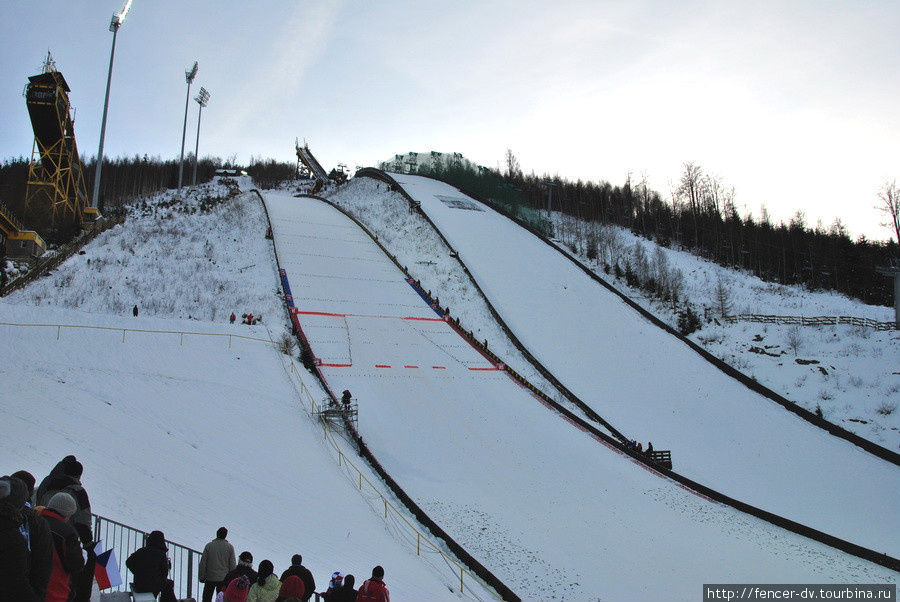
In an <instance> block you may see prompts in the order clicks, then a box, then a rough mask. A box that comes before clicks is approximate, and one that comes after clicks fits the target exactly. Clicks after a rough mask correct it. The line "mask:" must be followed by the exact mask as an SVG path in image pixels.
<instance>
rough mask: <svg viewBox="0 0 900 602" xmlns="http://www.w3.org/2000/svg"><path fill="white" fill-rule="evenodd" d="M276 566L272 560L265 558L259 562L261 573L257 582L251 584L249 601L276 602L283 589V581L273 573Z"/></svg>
mask: <svg viewBox="0 0 900 602" xmlns="http://www.w3.org/2000/svg"><path fill="white" fill-rule="evenodd" d="M274 572H275V567H274V566H273V565H272V561H271V560H263V561H262V562H260V563H259V574H258V575H257V577H256V583H254V584H253V585H251V586H250V593H249V594H248V595H247V602H275V598H277V597H278V592H279V590H280V589H281V581H279V580H278V577H276V576H275V575H274V574H273V573H274Z"/></svg>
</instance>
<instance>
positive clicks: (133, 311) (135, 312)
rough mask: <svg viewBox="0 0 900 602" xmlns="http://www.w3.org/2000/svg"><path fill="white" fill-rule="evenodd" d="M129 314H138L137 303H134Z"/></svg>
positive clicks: (135, 315)
mask: <svg viewBox="0 0 900 602" xmlns="http://www.w3.org/2000/svg"><path fill="white" fill-rule="evenodd" d="M131 315H132V316H134V317H135V318H136V317H137V315H138V308H137V305H135V306H134V309H132V310H131Z"/></svg>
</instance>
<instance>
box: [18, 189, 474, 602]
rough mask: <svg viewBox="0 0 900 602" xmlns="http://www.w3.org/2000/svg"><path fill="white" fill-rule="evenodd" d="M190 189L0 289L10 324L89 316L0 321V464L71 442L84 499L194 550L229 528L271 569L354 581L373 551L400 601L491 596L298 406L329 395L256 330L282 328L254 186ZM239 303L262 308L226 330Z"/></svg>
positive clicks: (61, 450)
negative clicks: (20, 286) (46, 272)
mask: <svg viewBox="0 0 900 602" xmlns="http://www.w3.org/2000/svg"><path fill="white" fill-rule="evenodd" d="M195 192H196V194H192V195H191V196H189V198H188V199H187V200H186V201H185V202H183V203H173V202H172V197H173V194H171V193H170V194H168V195H165V196H163V197H161V198H158V199H154V200H152V201H150V202H149V203H148V207H147V208H146V209H145V210H141V209H140V208H139V209H138V210H136V211H135V212H134V213H133V214H132V215H131V216H130V218H129V220H128V221H127V222H126V223H125V224H124V225H122V226H118V227H116V228H115V229H113V230H111V231H109V232H107V233H105V234H104V235H103V236H101V237H99V238H98V239H97V240H95V241H93V242H92V243H90V244H89V245H87V247H86V248H85V251H86V253H85V255H75V256H74V257H73V258H72V259H70V260H68V261H67V262H66V263H65V264H64V265H63V266H61V267H60V268H59V269H58V270H56V272H55V273H54V274H52V275H50V276H49V277H47V278H44V279H41V280H40V281H38V282H36V283H34V284H32V285H30V286H29V287H27V288H26V289H24V290H23V291H19V292H17V293H14V294H12V295H10V296H9V297H7V298H3V299H0V322H3V323H4V324H51V325H54V324H65V325H80V326H86V327H91V328H74V327H65V328H61V329H57V328H56V327H53V326H45V327H40V326H10V325H0V353H2V355H3V357H4V362H3V363H2V364H0V381H2V382H3V383H4V387H3V402H2V404H0V456H2V457H3V459H4V464H5V468H4V469H3V471H4V472H5V473H11V472H13V471H15V470H18V469H23V468H24V469H26V470H29V471H30V472H32V473H33V474H34V475H35V476H37V478H38V479H40V478H43V476H44V475H45V474H47V473H48V472H49V470H50V469H51V468H52V467H53V465H54V464H56V462H58V461H59V459H60V458H62V457H63V456H65V455H67V454H70V453H74V454H75V455H76V456H77V457H78V458H79V459H80V460H81V461H82V463H83V464H84V466H85V474H84V483H85V486H86V488H87V490H88V492H89V494H90V496H91V503H92V508H93V510H94V512H96V513H98V514H101V515H104V516H107V517H109V518H111V519H114V520H117V521H120V522H124V523H126V524H130V525H133V526H134V527H136V528H139V529H143V530H145V531H150V530H153V529H161V530H163V531H164V532H165V533H166V535H167V537H169V538H170V539H172V540H174V541H177V542H179V543H182V544H183V545H187V546H190V547H192V548H195V549H202V548H203V546H204V544H205V543H206V542H207V541H209V540H211V539H212V538H213V537H214V535H215V531H216V529H217V528H218V527H219V526H222V525H226V526H228V527H229V539H230V541H231V542H232V543H233V544H234V545H235V547H236V548H237V550H238V551H240V550H243V549H247V550H250V551H252V552H253V554H254V558H255V559H256V561H257V562H259V561H260V560H262V559H264V558H269V559H271V560H272V562H273V563H274V565H275V568H276V572H280V571H283V570H284V569H286V568H287V567H288V566H289V564H290V558H291V556H292V555H293V554H295V553H298V552H299V553H301V554H303V557H304V564H305V565H306V566H307V567H309V568H310V570H312V572H313V574H314V576H315V577H316V579H317V583H318V584H319V585H324V584H325V583H326V582H327V579H328V576H329V575H330V574H331V573H332V572H333V571H335V570H340V571H342V572H344V573H345V574H346V573H348V572H349V573H352V574H354V575H356V577H357V581H358V582H361V581H362V579H364V578H366V577H368V576H369V574H370V570H371V568H372V567H373V566H375V565H376V564H381V565H382V566H384V567H385V570H386V581H387V583H388V586H389V587H390V589H391V592H392V594H393V595H394V597H395V599H398V600H403V599H407V600H412V599H421V596H422V595H423V594H424V595H425V596H426V597H427V598H428V599H434V600H456V599H460V597H463V598H468V599H491V597H490V595H488V594H486V593H485V591H484V590H483V589H480V588H478V587H477V585H476V584H474V583H469V586H470V587H472V591H470V592H468V593H467V595H466V596H460V595H458V594H455V593H453V591H455V590H456V589H458V579H459V577H458V572H454V568H453V566H452V565H451V566H448V565H447V564H446V563H445V562H444V560H442V559H441V557H440V556H438V555H436V554H434V553H429V554H423V556H422V557H418V556H416V538H415V534H414V533H412V535H410V532H409V530H408V529H407V528H406V527H405V526H403V523H402V519H401V518H400V517H397V516H394V515H393V514H391V516H390V517H389V520H387V521H385V520H384V518H383V513H384V508H383V503H382V501H381V498H380V497H379V496H378V495H377V494H375V493H374V492H372V491H370V490H369V489H368V488H365V489H364V491H362V492H360V491H359V490H358V487H357V483H358V478H359V477H358V474H357V473H356V472H355V471H353V472H352V473H351V471H349V470H348V469H347V466H346V458H353V459H354V464H355V465H356V466H358V467H359V468H360V469H362V471H363V476H364V478H365V479H366V480H368V481H371V482H374V483H378V479H377V478H376V477H375V476H373V474H372V473H371V472H369V471H368V470H367V469H366V468H365V464H364V463H363V462H362V461H360V460H358V459H357V458H356V454H355V451H354V450H353V448H352V446H350V445H348V444H346V443H344V442H343V441H342V439H340V438H337V439H334V441H335V443H336V444H337V445H338V449H340V450H341V451H342V453H343V457H344V458H345V459H344V461H343V465H344V467H343V468H339V467H338V457H337V452H336V451H335V449H334V448H333V447H332V446H331V444H329V443H326V442H324V440H323V434H322V428H321V426H320V425H319V424H318V423H317V421H315V420H313V419H311V418H309V417H308V415H307V413H306V411H304V410H307V411H308V409H309V401H308V400H307V399H305V398H304V397H301V396H300V395H299V394H298V393H297V390H298V389H299V388H300V387H301V386H306V387H308V388H309V389H311V390H312V391H313V393H312V395H313V398H315V399H316V400H319V399H321V398H322V397H323V396H324V392H323V391H321V390H320V389H318V387H317V386H316V383H315V381H314V380H313V379H312V378H311V377H310V376H309V374H308V373H305V372H304V371H303V370H302V369H299V370H291V369H290V363H289V362H290V360H289V359H288V358H287V357H286V356H284V355H283V354H281V353H279V352H278V351H277V350H276V349H275V345H272V344H271V343H268V342H265V341H269V340H270V339H276V338H278V337H279V336H280V334H281V333H282V332H284V330H285V329H286V328H288V324H287V318H286V313H285V310H284V309H283V308H282V301H281V299H280V297H278V296H276V294H275V289H276V282H277V281H278V275H277V270H276V266H275V264H274V255H273V253H272V247H271V243H270V242H269V241H266V240H265V239H264V237H263V233H264V232H265V226H264V224H265V216H264V213H263V210H262V206H261V204H260V202H259V200H258V198H257V197H256V195H255V194H245V195H241V196H238V197H234V198H230V199H227V200H224V201H223V202H221V203H217V204H214V206H213V207H212V208H211V211H210V212H209V213H203V212H202V211H201V210H200V203H201V200H200V199H201V197H205V196H209V195H207V194H206V192H208V193H210V195H211V196H217V195H218V194H220V193H223V191H221V190H218V189H210V190H208V191H206V192H203V193H200V192H198V191H195ZM223 194H224V193H223ZM194 209H196V212H192V211H193V210H194ZM207 242H208V243H209V245H207ZM210 247H211V249H210V250H209V257H207V248H210ZM88 259H91V262H90V264H88V261H87V260H88ZM57 287H59V288H57ZM134 303H137V304H138V305H139V306H140V308H141V311H140V315H139V316H138V317H137V318H134V317H132V315H131V308H132V306H133V304H134ZM231 311H236V312H238V315H239V314H240V313H242V311H252V312H253V313H254V314H262V315H264V316H265V319H264V322H263V324H261V325H258V326H246V325H241V324H240V323H237V324H234V325H230V324H229V323H228V321H227V316H228V315H229V314H230V312H231ZM238 322H239V321H238ZM94 327H104V328H109V329H112V330H104V329H98V328H94ZM123 329H128V330H127V331H126V332H125V333H124V334H123ZM140 331H149V332H140ZM155 331H165V332H163V333H161V332H155ZM180 332H188V333H213V334H216V335H220V334H221V335H240V336H243V337H251V338H255V339H261V340H262V341H258V340H251V339H245V338H240V337H239V336H231V337H230V338H229V337H228V336H198V335H191V334H187V335H184V336H182V335H180V334H178V333H180ZM57 337H58V338H57ZM301 373H302V376H303V381H304V382H303V384H301V381H300V380H299V378H300V376H301ZM382 487H383V486H382ZM383 491H384V492H387V489H386V488H384V489H383ZM385 496H386V497H387V499H388V501H389V502H390V503H391V504H392V505H393V506H394V507H397V508H402V506H401V505H400V504H399V503H397V502H396V500H394V499H393V496H391V495H389V494H387V493H385ZM403 518H404V519H406V520H408V521H410V522H411V523H413V524H415V520H414V519H412V518H410V517H408V516H404V517H403ZM419 529H420V530H423V529H422V527H419ZM423 531H424V530H423ZM423 548H424V546H423ZM120 561H122V559H120Z"/></svg>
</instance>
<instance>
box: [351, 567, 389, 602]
mask: <svg viewBox="0 0 900 602" xmlns="http://www.w3.org/2000/svg"><path fill="white" fill-rule="evenodd" d="M356 600H357V602H390V601H391V596H390V594H389V593H388V588H387V585H385V583H384V569H383V568H381V567H380V566H376V567H375V568H374V569H372V577H370V578H369V579H366V580H365V581H363V584H362V585H360V586H359V591H358V592H357V594H356Z"/></svg>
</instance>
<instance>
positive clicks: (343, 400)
mask: <svg viewBox="0 0 900 602" xmlns="http://www.w3.org/2000/svg"><path fill="white" fill-rule="evenodd" d="M351 399H353V396H352V395H350V390H349V389H344V392H343V393H342V394H341V403H342V404H344V405H345V406H348V405H350V400H351Z"/></svg>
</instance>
